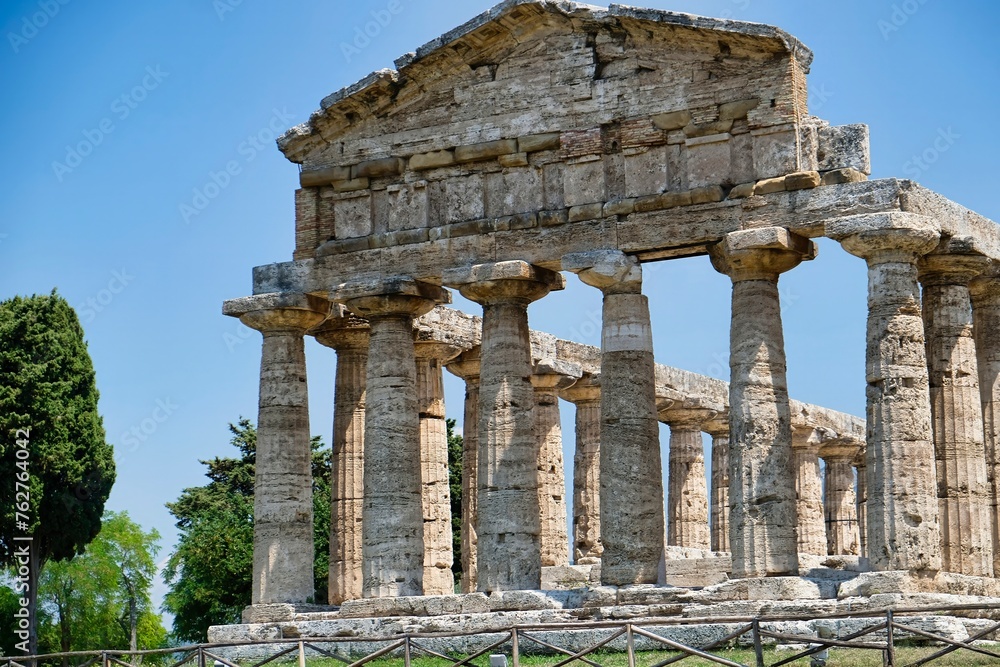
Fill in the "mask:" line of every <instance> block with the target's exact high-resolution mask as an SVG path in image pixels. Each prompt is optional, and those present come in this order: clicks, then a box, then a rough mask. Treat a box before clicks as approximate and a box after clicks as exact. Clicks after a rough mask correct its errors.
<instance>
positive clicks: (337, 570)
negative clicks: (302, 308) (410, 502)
mask: <svg viewBox="0 0 1000 667" xmlns="http://www.w3.org/2000/svg"><path fill="white" fill-rule="evenodd" d="M335 309H336V310H338V311H339V312H338V314H339V316H338V317H333V318H331V319H329V320H327V322H326V323H325V324H324V325H323V326H322V327H321V328H320V329H318V330H315V331H313V336H314V337H315V338H316V340H317V341H318V342H319V343H320V344H321V345H325V346H326V347H330V348H333V349H334V350H336V351H337V375H336V380H335V384H334V395H333V406H334V407H333V457H332V458H333V469H332V475H331V480H330V482H331V483H330V574H329V584H328V585H329V591H330V604H333V605H339V604H340V603H342V602H344V601H345V600H356V599H359V598H361V597H362V594H363V591H362V586H361V550H362V545H361V515H362V505H363V501H364V474H365V473H364V471H365V467H364V452H365V449H364V441H365V384H366V374H367V368H368V325H367V322H363V321H361V320H358V319H356V318H352V317H350V316H349V315H348V314H347V312H346V308H345V307H344V306H341V305H339V304H338V305H337V306H335Z"/></svg>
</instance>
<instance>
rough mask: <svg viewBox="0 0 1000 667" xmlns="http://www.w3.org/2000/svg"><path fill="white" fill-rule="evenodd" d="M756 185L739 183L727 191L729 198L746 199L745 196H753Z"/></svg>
mask: <svg viewBox="0 0 1000 667" xmlns="http://www.w3.org/2000/svg"><path fill="white" fill-rule="evenodd" d="M756 187H757V184H756V183H740V184H739V185H737V186H736V187H735V188H733V189H732V190H730V191H729V198H730V199H746V198H747V197H753V194H754V189H755V188H756Z"/></svg>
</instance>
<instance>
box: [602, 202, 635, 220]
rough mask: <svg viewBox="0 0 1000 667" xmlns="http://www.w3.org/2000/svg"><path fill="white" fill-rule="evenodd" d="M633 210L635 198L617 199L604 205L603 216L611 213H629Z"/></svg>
mask: <svg viewBox="0 0 1000 667" xmlns="http://www.w3.org/2000/svg"><path fill="white" fill-rule="evenodd" d="M633 211H635V199H619V200H616V201H610V202H608V203H607V204H605V205H604V215H605V217H608V216H612V215H631V214H632V212H633Z"/></svg>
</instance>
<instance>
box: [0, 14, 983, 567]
mask: <svg viewBox="0 0 1000 667" xmlns="http://www.w3.org/2000/svg"><path fill="white" fill-rule="evenodd" d="M398 3H399V7H400V8H401V11H400V12H399V13H398V14H397V15H396V16H395V17H394V18H393V19H392V20H391V21H390V22H388V25H385V26H384V27H380V29H379V31H378V33H377V35H376V36H375V37H373V38H370V39H369V40H368V41H369V43H368V44H367V45H365V42H364V41H359V42H357V43H356V44H355V38H356V36H357V34H358V31H359V30H362V29H363V28H364V25H365V24H366V23H367V22H369V21H371V20H372V14H371V12H373V11H375V12H379V11H382V10H385V9H386V8H387V7H388V6H389V5H390V1H389V0H356V1H352V2H317V1H314V0H298V1H295V2H280V3H279V2H268V3H263V2H243V1H242V0H215V2H213V0H177V1H174V2H169V3H167V2H158V3H145V2H123V1H121V0H108V1H105V2H100V3H93V2H91V3H86V2H83V0H40V1H39V0H5V2H3V3H2V7H0V27H2V38H3V39H2V43H0V90H2V91H3V92H4V97H5V99H6V100H7V101H6V103H4V104H3V105H2V108H0V125H2V126H3V127H4V128H6V132H5V136H6V140H5V142H6V143H5V147H4V149H5V150H4V154H5V159H4V160H3V161H2V163H0V191H2V193H3V196H2V197H0V235H2V236H0V265H2V270H0V298H6V297H9V296H13V295H15V294H31V293H47V292H49V291H50V290H51V289H52V288H53V287H58V289H59V291H60V292H61V293H62V294H63V295H64V296H65V297H66V298H67V299H68V300H69V301H70V303H71V304H73V305H74V306H77V308H78V312H79V313H80V315H81V318H82V320H83V323H84V328H85V330H86V334H87V339H88V341H89V345H90V352H91V355H92V356H93V359H94V365H95V366H96V369H97V381H98V386H99V388H100V390H101V411H102V413H103V415H104V423H105V427H106V429H107V432H108V438H109V440H110V441H111V442H112V443H114V444H115V446H116V449H117V457H118V482H117V484H116V485H115V488H114V491H113V493H112V495H111V499H110V501H109V508H111V509H114V510H128V511H129V513H130V514H131V515H132V516H133V518H135V519H136V520H138V521H139V522H140V523H142V524H143V525H144V526H145V527H147V528H149V527H155V528H157V529H158V530H159V531H160V532H161V533H162V534H163V535H164V551H163V553H162V554H161V555H162V556H165V555H166V554H167V553H168V552H169V550H170V548H171V546H172V544H173V541H174V539H175V536H176V532H175V530H174V529H173V524H172V521H171V519H170V516H169V515H168V513H167V511H166V509H165V508H164V506H163V505H164V503H165V502H168V501H170V500H173V499H175V498H176V497H177V495H178V494H179V493H180V491H181V490H182V489H183V488H185V487H187V486H192V485H197V484H201V483H203V481H204V477H203V470H204V468H203V466H201V465H200V464H199V463H198V459H199V458H209V457H212V456H216V455H229V454H230V453H232V451H233V450H232V448H230V447H229V445H228V444H227V443H228V432H227V428H226V426H227V423H228V422H230V421H235V420H236V419H238V418H239V416H240V415H246V416H248V417H251V418H254V419H255V418H256V410H257V371H258V364H259V352H260V337H259V334H257V333H255V332H250V331H249V330H246V329H244V328H242V327H241V326H239V324H238V323H237V322H236V321H235V320H231V319H228V318H225V317H223V316H222V315H221V314H220V307H221V303H222V301H223V300H224V299H227V298H233V297H239V296H244V295H247V294H249V293H250V291H251V283H250V270H251V268H252V267H253V266H256V265H261V264H267V263H271V262H276V261H287V260H288V259H290V257H291V252H292V245H293V224H294V217H293V216H294V212H293V191H294V189H295V187H296V183H297V169H296V167H295V166H294V165H292V164H290V163H288V162H287V161H286V160H285V159H284V157H283V156H282V155H281V154H280V153H279V152H278V150H277V149H276V148H275V147H274V143H273V138H274V136H275V134H276V131H277V133H280V131H283V130H284V129H286V128H287V127H290V126H291V125H294V124H297V123H301V122H303V121H305V120H306V119H307V118H308V116H309V114H310V113H311V112H312V111H314V110H315V109H317V108H318V106H319V101H320V99H321V98H323V97H324V96H326V95H328V94H329V93H331V92H333V91H335V90H337V89H339V88H341V87H343V86H345V85H348V84H350V83H353V82H354V81H356V80H358V79H359V78H361V77H362V76H364V75H366V74H367V73H369V72H370V71H372V70H375V69H379V68H383V67H390V66H392V61H393V59H395V58H396V57H398V56H399V55H401V54H403V53H404V52H407V51H410V50H413V49H415V48H416V47H417V46H420V45H421V44H423V43H425V42H427V41H428V40H430V39H432V38H434V37H436V36H438V35H439V34H441V33H442V32H445V31H446V30H448V29H450V28H452V27H454V26H456V25H458V24H460V23H462V22H463V21H465V20H467V19H469V18H471V17H472V16H474V15H476V14H478V13H479V12H481V11H484V10H486V9H488V8H489V7H490V6H491V4H492V3H491V2H489V0H462V1H461V2H459V1H458V0H452V1H444V0H398ZM646 4H648V5H649V6H653V7H657V8H662V9H672V10H677V11H687V12H692V13H698V14H703V15H708V16H725V17H730V18H734V19H741V20H749V21H758V22H764V23H770V24H773V25H776V26H779V27H781V28H784V29H785V30H787V31H789V32H791V33H792V34H794V35H796V36H797V37H798V38H800V39H801V40H802V41H803V42H804V43H805V44H806V45H807V46H809V47H810V48H812V49H813V50H814V52H815V55H816V59H815V63H814V66H813V72H812V75H811V76H810V89H811V94H812V108H813V110H814V112H815V113H816V115H819V116H821V117H823V118H826V119H828V120H829V121H831V122H832V123H834V124H845V123H857V122H863V123H867V124H869V125H870V126H871V131H872V153H873V158H874V170H875V174H874V176H875V177H889V176H900V177H904V176H905V177H911V178H915V179H916V180H918V181H919V182H921V183H922V184H923V185H925V186H927V187H930V188H932V189H935V190H937V191H939V192H941V193H943V194H945V195H947V196H949V197H951V198H952V199H955V200H957V201H959V202H961V203H962V204H964V205H966V206H968V207H970V208H972V209H974V210H977V211H979V212H980V213H983V214H984V215H987V216H988V217H991V218H993V219H1000V205H998V203H997V200H996V190H994V188H995V185H994V184H993V183H992V180H993V177H992V174H993V173H994V172H995V161H996V155H997V154H998V153H1000V145H998V143H1000V142H998V139H997V134H996V131H995V128H994V124H995V119H996V115H997V114H996V110H997V109H998V108H1000V92H998V91H1000V87H998V85H997V84H998V80H997V79H998V72H1000V55H998V52H997V50H996V48H995V45H994V42H995V25H996V23H997V20H998V19H1000V5H997V4H995V3H993V2H987V1H986V0H979V1H971V0H966V1H959V2H944V0H905V1H903V0H899V1H897V2H890V1H876V0H844V1H842V2H838V3H829V2H817V1H815V0H813V1H810V2H787V1H783V2H778V1H777V0H703V1H700V2H697V1H694V0H647V2H646ZM348 44H349V45H352V46H351V47H350V48H345V45H348ZM357 47H361V48H357ZM942 135H947V136H949V137H951V138H950V139H949V140H948V142H946V143H944V144H942V142H938V145H939V146H941V145H945V146H946V148H947V150H945V151H943V152H937V150H936V149H935V148H934V146H935V142H936V141H937V140H938V138H939V137H940V136H942ZM81 143H82V144H83V146H82V148H81V149H80V150H79V151H78V153H80V154H78V155H72V154H69V147H77V146H79V145H80V144H81ZM925 151H929V153H928V156H929V157H932V158H934V159H933V161H931V163H930V164H927V165H924V167H923V168H921V167H919V166H917V165H916V164H914V163H913V161H912V158H913V157H914V156H919V155H921V154H923V153H924V152H925ZM230 162H235V163H236V165H237V167H238V173H237V174H236V175H235V176H232V177H231V178H229V180H228V182H226V181H225V179H220V181H221V183H222V184H224V187H221V188H219V189H218V191H216V190H215V189H213V188H209V191H210V194H214V195H216V196H214V197H213V198H211V199H209V200H206V201H197V202H196V201H195V199H196V194H195V193H196V191H202V192H203V191H204V190H205V186H206V185H208V184H210V183H212V173H213V172H221V171H223V170H224V169H225V168H226V165H227V163H230ZM56 163H59V164H58V165H57V164H56ZM185 204H186V205H189V206H195V205H198V206H201V207H202V208H203V210H201V211H200V212H199V213H198V214H197V215H196V216H193V217H190V218H189V220H187V221H186V220H185V219H184V217H183V216H182V213H181V207H182V205H185ZM821 245H822V247H821V254H820V257H819V259H817V260H816V261H815V262H812V263H811V264H807V265H803V266H802V267H800V268H798V269H797V270H795V271H793V272H792V273H790V274H787V275H786V276H785V277H783V278H782V286H783V290H782V292H783V298H784V304H783V305H784V317H785V321H786V339H787V347H788V357H789V383H790V387H791V392H792V394H793V395H794V396H795V397H797V398H800V399H802V400H806V401H810V402H815V403H820V404H823V405H827V406H830V407H834V408H838V409H841V410H845V411H850V412H853V413H855V414H863V413H864V364H863V360H864V322H865V320H864V318H865V291H866V287H865V270H864V265H863V263H862V262H861V261H860V260H857V259H854V258H852V257H849V256H847V255H846V254H845V253H843V252H842V251H841V250H840V249H839V248H838V247H837V246H836V245H835V244H833V243H829V242H824V243H822V244H821ZM646 275H647V280H646V293H647V294H648V295H649V296H650V300H651V306H652V310H653V327H654V334H655V336H656V345H657V357H658V360H659V361H660V362H661V363H668V364H671V365H675V366H679V367H682V368H686V369H690V370H693V371H699V372H703V373H706V374H710V375H715V376H719V377H724V378H725V377H726V376H727V375H728V366H727V364H728V335H729V288H730V286H729V283H728V279H725V278H723V277H722V276H720V275H718V274H716V273H715V272H714V271H713V270H712V269H711V267H710V266H709V263H708V261H707V259H705V258H697V259H691V260H683V261H677V262H673V263H666V264H659V265H655V266H649V265H648V266H647V273H646ZM569 283H570V285H571V289H569V290H567V292H565V293H562V294H559V295H553V296H551V297H549V298H548V299H546V300H545V301H544V308H539V307H533V308H532V310H531V317H532V322H531V323H532V326H534V327H535V328H539V329H542V330H546V331H549V332H551V333H554V334H556V335H558V336H561V337H565V338H573V339H576V340H580V341H581V342H587V343H592V344H599V326H598V323H599V319H600V301H599V294H598V293H597V292H596V290H592V289H590V288H583V287H581V286H579V284H578V281H577V280H576V278H574V277H571V279H570V280H569ZM469 312H478V310H477V309H470V311H469ZM308 354H309V364H310V366H309V373H310V392H311V401H312V413H311V414H312V428H313V432H314V433H317V434H321V435H322V436H323V437H324V440H325V441H326V442H327V443H329V441H330V431H331V419H332V416H331V412H332V409H331V407H330V406H331V405H332V386H333V368H334V355H333V353H332V351H329V350H326V349H324V348H321V347H319V346H317V345H315V344H313V345H310V346H309V348H308ZM461 392H462V387H461V385H460V383H459V382H457V381H456V380H455V379H454V378H452V377H451V376H448V400H449V412H450V414H451V415H452V416H455V417H458V418H461V414H462V405H461V395H462V394H461ZM157 418H159V421H157ZM572 419H573V411H572V408H571V407H570V408H569V409H567V410H564V427H565V428H566V431H567V433H566V440H567V444H568V445H569V447H570V448H569V449H568V451H567V462H569V461H571V460H572V459H571V456H572V449H571V448H572V437H573V436H572ZM132 429H137V430H138V433H139V436H129V435H128V434H129V431H130V430H132Z"/></svg>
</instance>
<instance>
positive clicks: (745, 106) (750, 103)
mask: <svg viewBox="0 0 1000 667" xmlns="http://www.w3.org/2000/svg"><path fill="white" fill-rule="evenodd" d="M758 106H760V100H759V99H752V100H739V101H738V102H727V103H725V104H720V105H719V120H723V121H725V120H732V121H735V120H737V119H738V118H746V117H747V114H748V113H750V111H751V110H752V109H756V108H757V107H758Z"/></svg>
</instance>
